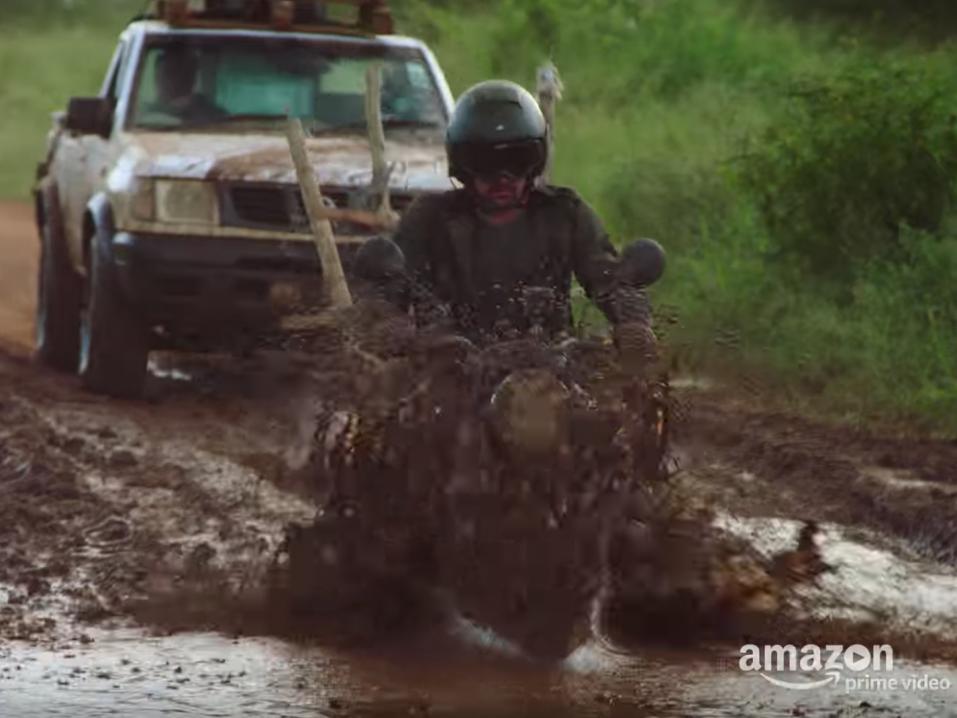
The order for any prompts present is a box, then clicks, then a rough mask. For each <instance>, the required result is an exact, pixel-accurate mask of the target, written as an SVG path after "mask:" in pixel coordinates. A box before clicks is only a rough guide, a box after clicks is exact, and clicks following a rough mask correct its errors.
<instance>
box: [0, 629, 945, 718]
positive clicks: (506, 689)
mask: <svg viewBox="0 0 957 718" xmlns="http://www.w3.org/2000/svg"><path fill="white" fill-rule="evenodd" d="M737 661H738V657H737V654H736V652H732V651H729V650H728V649H727V648H724V649H714V650H712V651H708V650H706V649H696V651H695V652H694V653H675V652H673V651H671V652H661V653H654V652H648V653H642V654H637V655H636V654H622V653H618V652H615V651H614V650H611V649H609V648H608V647H606V646H604V645H601V644H598V643H592V644H589V645H587V646H585V647H583V648H582V649H580V650H579V651H578V652H576V653H575V654H574V655H573V656H571V657H570V658H569V659H568V660H567V661H566V662H565V664H564V665H562V666H559V667H557V668H552V669H547V670H546V669H542V668H538V667H535V666H530V665H528V664H526V663H523V662H521V661H520V660H516V659H509V658H507V657H504V656H502V655H498V654H496V653H495V652H494V651H491V652H490V651H487V650H485V649H482V650H478V649H476V648H475V647H474V646H473V647H470V646H468V645H465V644H462V643H461V642H459V641H458V639H454V640H453V639H450V638H449V637H448V636H447V635H446V636H440V635H432V636H428V637H420V638H418V639H416V642H415V644H414V645H410V644H406V645H402V646H395V647H392V648H388V649H384V650H382V651H380V652H377V653H376V654H369V653H366V654H357V653H352V654H349V653H342V652H334V651H330V650H328V649H323V648H318V647H310V646H302V645H296V644H294V643H289V642H284V641H280V640H276V639H252V638H242V639H230V638H227V637H224V636H221V635H217V634H209V633H202V634H200V633H194V634H180V635H176V636H170V637H160V638H157V637H149V636H146V635H144V634H143V633H141V632H139V631H132V630H120V631H96V632H93V633H92V634H91V636H90V638H89V639H87V642H86V643H71V644H63V645H61V646H57V647H55V648H52V649H40V648H36V647H31V646H29V645H26V644H22V643H10V644H6V645H4V646H0V715H10V716H19V717H21V718H34V717H36V718H40V717H41V716H44V717H45V716H72V717H75V718H93V717H94V716H104V715H116V716H172V715H189V716H235V715H243V716H290V717H295V718H298V717H299V716H303V717H305V716H309V717H313V716H347V715H348V716H398V715H410V716H450V717H451V716H516V715H523V716H559V717H560V716H641V717H645V716H648V717H650V716H662V717H664V716H687V715H694V716H741V715H761V716H870V715H881V716H883V715H906V716H925V715H926V716H942V715H954V714H955V713H954V712H953V711H954V709H953V708H952V707H951V706H955V705H957V690H955V689H953V688H950V689H948V690H942V689H938V690H918V689H909V688H908V689H901V690H898V691H896V692H894V691H887V690H865V689H864V688H863V687H862V688H861V689H858V688H851V687H849V685H848V684H846V683H843V682H841V683H839V684H838V685H834V686H829V687H827V688H821V689H816V690H814V691H813V692H811V691H799V690H793V689H785V688H778V687H776V686H774V685H771V684H770V683H768V682H767V681H766V680H765V679H763V678H761V677H760V676H757V675H754V674H744V673H742V672H741V671H740V670H739V669H738V667H737ZM923 676H928V677H929V678H932V679H936V681H937V682H938V685H939V684H942V683H947V682H949V684H950V685H951V686H954V685H957V674H955V673H954V671H952V670H949V669H946V668H942V667H938V666H929V665H921V664H917V663H911V662H903V661H896V662H895V664H894V670H893V671H889V672H885V673H882V674H881V678H882V679H890V678H895V679H897V680H898V681H901V682H903V681H904V680H905V679H907V678H910V677H914V678H917V677H923Z"/></svg>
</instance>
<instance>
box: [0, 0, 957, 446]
mask: <svg viewBox="0 0 957 718" xmlns="http://www.w3.org/2000/svg"><path fill="white" fill-rule="evenodd" d="M17 1H18V2H19V1H20V0H17ZM75 1H76V2H77V3H79V6H77V7H76V8H75V10H74V12H73V14H72V16H67V15H64V14H63V13H62V12H61V13H58V14H56V15H55V16H53V17H54V19H55V22H54V23H53V24H52V25H50V24H49V23H48V24H46V25H44V24H43V23H42V22H41V21H40V20H38V16H37V15H36V13H33V14H30V13H29V12H26V11H25V12H24V13H21V14H20V15H16V16H13V15H11V14H10V13H9V12H8V13H6V14H4V13H3V12H0V25H2V24H3V23H7V24H8V25H11V24H12V28H11V27H2V26H0V31H2V32H3V33H4V38H5V40H4V42H3V44H2V45H0V67H2V68H3V70H2V72H0V101H2V102H3V106H4V107H5V108H7V112H6V113H5V114H4V115H2V116H0V156H2V157H3V158H4V161H3V163H2V165H0V196H7V197H10V196H14V197H22V196H25V194H26V192H27V190H28V188H29V186H30V182H31V172H32V167H33V164H34V163H35V162H36V161H37V159H39V157H40V155H41V154H42V151H43V138H44V134H45V132H46V129H47V121H46V117H47V115H48V113H49V112H50V111H51V110H55V109H59V108H62V107H63V106H64V104H65V101H66V98H67V97H68V96H69V95H70V94H82V93H88V92H94V91H95V90H96V88H97V87H98V85H99V82H100V79H101V76H102V74H103V72H104V70H105V66H106V62H107V60H108V57H109V55H110V53H111V52H112V49H113V46H114V39H115V36H116V33H117V31H118V30H119V29H120V26H121V24H122V20H123V19H124V18H125V17H126V14H129V13H126V14H124V12H126V11H128V10H129V9H130V6H131V4H132V3H125V5H124V2H125V0H117V2H118V3H119V5H122V6H123V7H124V12H118V13H105V12H104V10H103V5H102V4H100V5H97V4H96V3H95V2H93V0H86V5H85V6H84V5H83V1H82V0H75ZM102 1H103V0H101V3H102ZM48 2H52V0H48ZM855 2H857V0H855ZM136 4H139V3H136ZM393 4H394V5H395V6H397V7H398V8H399V9H400V10H401V18H400V20H401V24H400V27H401V28H402V30H403V31H404V32H406V33H408V34H411V35H416V36H419V37H422V38H423V39H425V40H426V41H428V42H429V44H430V45H431V46H432V47H433V49H434V50H435V52H436V54H437V55H438V57H439V60H440V62H441V64H442V66H443V67H444V68H445V71H446V74H447V75H448V77H449V80H450V84H451V85H452V88H453V91H455V92H456V93H458V92H461V91H462V90H464V89H465V88H466V87H468V86H469V85H470V84H472V83H474V82H477V81H479V80H482V79H487V78H489V77H506V78H510V79H514V80H516V81H519V82H521V83H522V84H525V85H526V86H531V85H532V84H533V78H534V71H535V68H536V67H537V65H538V64H539V63H540V62H541V61H543V60H544V59H546V58H549V57H550V58H552V59H553V60H554V61H555V62H556V64H557V65H558V67H559V68H560V70H561V71H562V75H563V78H564V80H565V84H566V93H565V98H564V100H563V102H562V103H561V105H560V106H559V115H558V127H557V142H558V148H557V154H556V163H555V168H554V179H555V181H556V182H558V183H561V184H568V185H572V186H574V187H576V188H577V189H578V190H579V191H580V192H581V194H582V195H583V196H585V198H586V199H587V200H588V201H590V202H591V203H592V204H593V205H594V206H595V207H596V208H597V209H598V210H599V212H600V213H601V215H602V216H603V217H604V219H605V221H606V224H607V226H608V228H609V229H610V230H611V232H612V233H613V235H614V236H615V237H616V238H617V239H618V240H621V241H623V240H626V239H628V238H632V237H638V236H652V237H655V238H657V239H659V240H660V241H661V242H662V243H663V244H664V245H665V247H666V248H667V249H668V251H669V261H670V265H669V270H668V273H667V275H666V277H665V279H663V280H662V282H660V284H659V285H658V286H657V287H656V289H655V301H656V304H657V305H658V307H659V308H660V309H661V314H662V316H663V321H662V324H661V326H662V328H663V330H664V332H665V333H666V334H667V340H668V344H669V345H670V346H671V347H672V350H673V354H674V361H675V363H676V365H677V366H678V367H679V368H681V369H685V370H691V371H703V372H708V373H711V374H721V375H724V376H728V377H732V378H734V377H737V378H741V377H745V378H750V377H759V378H760V379H761V381H762V382H764V383H767V384H769V385H770V386H772V387H774V391H776V392H777V393H779V394H780V395H781V396H790V397H794V399H795V401H796V402H799V403H801V404H802V405H808V404H809V405H812V406H814V407H816V408H817V409H823V410H827V411H830V412H834V413H836V414H838V415H840V416H845V417H851V418H852V419H854V420H868V421H869V420H872V419H879V420H884V421H899V422H909V423H911V424H914V425H916V426H919V427H921V428H923V429H927V430H935V431H941V432H948V433H953V432H955V431H957V352H955V351H954V347H957V291H955V289H953V288H952V285H957V282H955V281H954V279H955V277H957V221H955V215H954V212H953V211H952V210H950V209H949V208H947V211H946V212H945V213H944V221H943V222H941V223H940V226H934V227H930V228H925V229H924V230H923V231H918V230H911V229H908V228H906V227H904V228H903V230H898V228H896V227H891V228H890V231H891V232H892V234H893V235H894V236H895V237H897V236H899V237H901V238H902V239H901V241H900V243H899V245H900V248H899V251H898V252H897V253H896V254H895V255H894V256H893V257H888V256H886V255H881V254H879V253H878V254H873V253H872V254H871V255H869V256H867V257H864V256H863V255H862V256H861V257H860V258H855V259H854V263H853V272H852V273H851V274H850V275H849V276H845V277H842V278H841V279H840V280H834V279H833V278H831V279H825V278H823V277H821V276H818V273H815V272H812V271H808V270H807V268H806V267H804V266H802V265H801V264H800V263H799V262H795V261H792V260H790V259H788V258H786V257H784V256H782V255H781V253H780V252H779V251H778V250H779V249H780V246H781V244H782V240H783V234H782V232H781V230H780V229H776V228H775V227H774V223H773V222H771V221H769V215H768V208H767V202H766V198H762V196H761V192H759V191H756V189H755V187H754V183H753V182H752V183H751V185H749V184H748V182H745V181H743V179H742V171H741V167H742V159H743V158H746V157H748V156H749V153H753V152H766V151H767V148H768V147H769V144H768V143H769V140H768V134H767V132H768V130H770V129H777V128H782V127H783V128H789V127H791V128H793V127H795V126H796V125H795V124H794V123H795V119H794V105H793V102H791V99H790V93H791V92H792V91H793V89H794V88H795V87H796V85H797V83H798V82H799V81H805V80H808V79H809V78H810V79H812V80H814V81H815V82H828V81H829V80H830V78H834V77H837V76H839V75H841V73H846V72H853V71H856V70H855V68H860V67H868V68H870V72H872V73H877V74H878V76H879V75H880V73H881V72H882V71H883V68H885V67H887V68H890V67H891V66H900V65H901V64H903V65H905V66H907V67H912V68H918V69H920V70H921V71H925V70H926V71H927V72H929V73H930V74H932V75H935V76H936V77H938V78H940V77H945V76H946V75H947V73H948V72H950V70H949V68H951V67H952V66H953V62H954V54H955V53H954V51H953V49H952V48H951V47H949V46H947V45H946V44H945V45H940V44H935V45H933V46H930V45H928V46H924V45H922V44H921V36H919V35H918V36H915V37H907V38H896V39H897V40H898V41H896V42H891V41H890V40H889V38H888V36H887V35H886V34H881V35H880V36H879V37H875V36H873V35H870V34H868V33H869V32H870V30H871V29H872V27H873V22H872V21H873V18H872V17H871V16H870V15H868V16H867V17H865V18H863V19H862V20H861V24H860V25H858V24H856V23H855V19H856V16H855V15H853V14H848V13H847V12H844V13H842V14H841V17H840V23H838V24H829V23H826V22H821V21H806V20H805V21H800V22H798V21H796V20H795V19H793V16H792V15H789V14H788V13H787V12H783V11H782V8H783V9H784V10H786V9H787V8H788V7H790V6H793V5H794V3H790V5H789V3H788V2H785V0H587V1H586V2H581V1H580V0H499V2H496V3H494V4H489V3H483V2H474V1H472V2H466V1H465V0H461V1H460V2H449V1H443V0H431V1H430V2H426V1H425V0H395V2H394V3H393ZM857 4H858V5H860V4H861V3H857ZM890 4H891V5H893V4H894V3H890ZM824 5H826V3H825V4H824ZM845 6H847V7H852V6H854V3H852V2H847V3H845ZM111 7H115V6H111ZM769 8H770V9H769ZM772 10H773V12H772ZM93 12H96V13H99V14H98V15H97V19H96V22H87V21H84V20H83V18H84V17H88V16H89V15H90V13H93ZM11 17H13V19H12V20H11V19H10V18H11ZM47 19H49V18H47ZM858 27H865V28H867V31H866V32H865V31H858V30H857V28H858ZM11 29H13V30H14V31H12V32H11V31H10V30H11ZM915 38H916V39H915ZM889 73H890V70H888V83H891V82H892V81H893V80H892V77H891V75H890V74H889ZM878 84H879V83H878ZM940 87H941V88H942V89H941V90H940V91H941V92H945V93H948V94H947V96H946V98H947V100H948V101H950V102H951V103H952V104H953V103H955V102H957V97H954V96H953V95H957V89H955V88H951V87H949V86H948V85H947V83H945V82H942V83H940ZM902 97H904V99H905V100H906V98H907V95H906V94H904V95H902ZM831 119H832V120H833V119H834V118H831ZM838 119H839V118H838ZM835 122H836V120H835ZM848 122H849V123H852V124H849V125H848V127H851V126H852V125H853V126H854V127H856V124H853V123H856V120H854V119H853V118H852V119H851V120H848ZM808 131H810V132H813V131H814V125H813V123H812V125H811V129H810V130H808ZM830 131H833V132H836V133H838V134H837V135H835V137H834V138H832V139H834V140H835V143H836V144H835V145H834V146H842V145H841V141H842V140H841V135H840V132H841V127H840V124H839V123H837V124H834V123H832V125H831V129H830ZM935 131H937V130H935ZM952 131H953V128H952V127H951V128H948V127H943V128H942V129H940V132H942V133H944V134H947V133H949V132H952ZM853 134H854V133H850V135H853ZM858 134H860V133H858ZM850 135H849V136H850ZM849 141H850V140H849ZM888 141H889V142H894V141H897V140H894V139H893V138H891V139H890V140H888ZM799 144H800V143H799ZM812 144H813V143H812ZM782 146H783V145H782ZM885 149H888V148H885ZM893 149H894V148H893V147H890V148H889V150H893ZM848 151H851V150H848ZM891 155H893V152H891ZM769 156H771V155H769ZM774 157H777V159H778V160H780V157H779V156H777V155H775V156H774ZM826 159H827V158H825V160H826ZM811 164H812V165H813V163H811ZM945 164H947V166H950V164H949V163H945ZM841 170H842V168H841V167H835V168H833V171H834V172H835V173H839V172H840V171H841ZM808 181H809V182H811V183H813V182H814V180H813V178H812V179H811V180H808ZM853 182H854V178H849V180H848V183H845V184H853ZM908 182H909V179H908V178H907V177H903V178H902V180H901V182H900V183H897V184H903V185H906V184H907V183H908ZM806 184H807V183H806ZM893 184H894V183H891V185H893ZM796 186H797V187H798V189H800V188H801V185H800V183H798V184H797V185H796ZM835 186H837V187H838V188H839V187H840V186H842V185H841V183H840V182H836V183H835ZM772 199H773V198H772ZM783 199H785V200H787V199H789V198H788V197H784V198H783ZM863 201H864V202H865V203H866V202H867V201H869V198H868V197H867V196H865V197H864V200H863ZM874 202H876V203H880V202H881V200H880V198H876V197H875V198H874ZM873 208H874V207H871V209H873ZM878 209H879V206H878ZM811 214H812V216H813V208H811ZM848 221H849V223H850V225H852V229H853V225H854V221H855V220H854V217H850V219H849V220H848ZM802 231H804V230H802ZM803 236H804V237H807V239H808V240H810V239H815V238H816V236H814V237H812V236H810V235H807V234H805V235H803ZM788 241H789V242H791V243H792V244H793V245H795V246H796V247H797V248H798V251H800V249H801V247H802V246H803V245H804V244H805V242H803V241H802V235H800V233H798V236H797V237H793V236H789V237H788ZM807 244H811V242H810V241H809V242H807ZM818 244H820V243H818ZM823 246H824V247H825V249H826V247H827V244H826V243H824V245H823ZM852 249H853V246H852Z"/></svg>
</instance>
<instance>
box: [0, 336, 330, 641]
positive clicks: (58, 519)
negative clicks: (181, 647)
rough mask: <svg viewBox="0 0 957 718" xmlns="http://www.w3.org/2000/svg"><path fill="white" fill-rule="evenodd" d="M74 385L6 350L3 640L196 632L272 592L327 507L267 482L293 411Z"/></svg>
mask: <svg viewBox="0 0 957 718" xmlns="http://www.w3.org/2000/svg"><path fill="white" fill-rule="evenodd" d="M73 384H74V382H73V381H72V380H71V379H69V378H64V377H61V376H57V375H55V374H52V373H47V372H45V371H43V370H40V369H38V368H36V367H34V366H32V365H30V364H28V363H26V362H24V361H23V360H12V359H10V358H8V357H5V356H3V355H2V354H0V387H2V389H3V391H2V394H0V395H3V396H4V399H3V400H2V402H0V447H2V448H0V538H2V539H4V540H2V541H0V567H2V570H0V594H2V595H3V598H4V600H3V602H2V603H3V604H4V605H3V608H2V609H0V638H4V637H6V638H13V637H19V638H30V639H41V638H44V637H52V636H63V635H69V634H70V633H71V632H76V631H82V629H83V624H84V623H85V622H88V621H96V620H102V619H106V618H110V617H115V616H124V615H125V616H129V615H142V616H143V617H144V619H150V618H155V619H156V620H157V622H160V621H159V619H162V621H161V622H162V623H163V624H164V625H166V626H167V627H190V628H196V627H199V626H201V625H204V624H207V623H208V624H211V623H214V622H217V621H213V614H214V613H217V612H219V613H224V612H225V613H228V612H229V610H230V606H231V605H232V604H235V605H236V606H238V605H241V604H243V603H244V602H255V601H257V600H259V599H260V596H259V592H260V591H262V589H263V586H264V584H265V580H264V577H265V574H266V572H267V571H268V569H269V566H270V565H271V561H272V560H273V557H274V555H275V553H276V549H277V547H278V545H279V543H280V541H281V540H282V537H283V530H284V527H285V525H286V524H287V523H288V522H291V521H296V522H300V523H302V522H308V521H309V520H311V518H312V516H313V514H314V511H315V509H314V506H313V504H311V503H309V502H307V501H304V500H303V498H302V497H300V496H297V495H295V494H293V493H290V492H289V491H284V490H282V489H279V488H277V486H276V483H274V481H273V480H264V478H263V477H264V476H267V475H268V476H269V477H270V479H274V480H276V481H277V482H278V483H281V477H280V476H279V474H280V473H282V472H281V471H280V470H279V469H281V468H282V467H283V466H285V462H284V460H283V458H282V455H281V454H282V452H281V451H278V452H277V451H276V447H277V446H278V447H280V448H282V447H285V446H287V445H288V444H289V432H290V426H289V425H288V417H287V421H286V422H283V421H280V420H278V419H277V420H276V421H275V422H270V421H269V420H268V418H263V417H262V416H258V415H257V414H256V413H255V412H250V411H248V410H246V409H245V407H241V406H237V404H242V401H241V400H239V401H236V400H235V397H234V401H233V402H232V405H228V402H227V406H226V407H224V408H223V409H221V410H220V409H218V408H217V406H216V405H217V404H218V403H219V402H218V401H212V402H209V401H206V400H203V399H202V397H195V398H192V399H189V400H187V401H175V400H174V401H172V402H167V403H164V402H163V400H160V401H159V403H156V404H154V405H149V404H131V403H113V402H109V401H107V400H104V399H99V398H96V397H91V396H89V395H85V394H83V393H81V392H79V391H78V390H77V389H76V388H75V387H74V386H73ZM170 395H171V396H172V397H173V398H174V399H175V392H170ZM274 396H275V394H274ZM231 414H232V416H230V415H231ZM293 415H294V413H293ZM243 416H244V417H246V418H245V419H242V418H241V417H243ZM277 454H278V457H277V456H276V455H277ZM263 456H272V457H273V461H272V462H268V461H263V460H262V457H263Z"/></svg>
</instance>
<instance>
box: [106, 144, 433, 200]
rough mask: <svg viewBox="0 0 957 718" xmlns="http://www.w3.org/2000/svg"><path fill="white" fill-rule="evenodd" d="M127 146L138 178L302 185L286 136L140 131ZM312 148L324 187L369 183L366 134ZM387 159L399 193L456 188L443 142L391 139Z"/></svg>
mask: <svg viewBox="0 0 957 718" xmlns="http://www.w3.org/2000/svg"><path fill="white" fill-rule="evenodd" d="M410 134H411V133H410ZM125 146H126V151H125V153H124V154H125V155H126V156H125V157H124V158H123V159H124V160H125V161H123V162H121V164H123V165H125V166H126V168H127V169H128V170H132V174H134V175H136V176H138V177H152V178H160V177H162V178H170V179H196V180H210V181H233V182H279V183H295V182H296V171H295V168H294V166H293V163H292V157H291V156H290V154H289V147H288V145H287V144H286V139H285V137H284V136H282V135H275V134H272V135H270V134H192V135H186V134H173V133H169V132H154V133H148V132H136V133H129V134H128V135H127V141H126V143H125ZM306 147H307V150H308V152H309V157H310V159H311V161H312V164H313V167H314V168H315V172H316V176H317V177H318V178H319V182H320V184H323V185H336V186H343V187H364V186H367V185H368V184H369V182H370V180H371V177H372V158H371V155H370V153H369V145H368V142H367V140H366V139H365V137H364V136H361V135H345V136H344V135H336V136H332V137H318V138H310V139H308V140H307V141H306ZM386 159H387V160H388V161H389V162H392V163H395V168H394V170H393V172H392V176H391V178H390V182H389V184H390V186H391V187H392V188H393V189H396V190H407V191H430V190H431V191H441V190H446V189H450V188H451V187H452V184H451V182H450V180H449V177H448V169H447V165H446V159H445V148H444V146H443V145H442V144H441V143H440V142H435V141H432V142H428V141H424V140H422V139H415V140H413V141H409V142H398V141H396V140H395V139H390V140H387V142H386Z"/></svg>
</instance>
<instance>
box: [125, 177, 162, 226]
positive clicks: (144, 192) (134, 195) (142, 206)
mask: <svg viewBox="0 0 957 718" xmlns="http://www.w3.org/2000/svg"><path fill="white" fill-rule="evenodd" d="M129 196H130V213H131V214H132V215H133V218H134V219H142V220H145V221H147V222H152V221H153V220H154V219H156V190H155V189H154V188H153V180H151V179H145V178H139V179H137V180H136V182H135V184H134V185H133V188H132V190H131V192H130V195H129Z"/></svg>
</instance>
